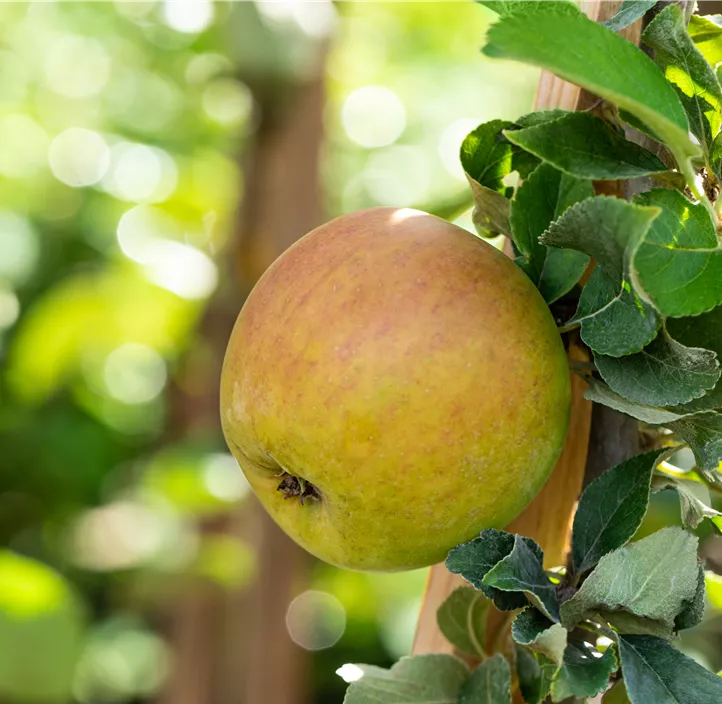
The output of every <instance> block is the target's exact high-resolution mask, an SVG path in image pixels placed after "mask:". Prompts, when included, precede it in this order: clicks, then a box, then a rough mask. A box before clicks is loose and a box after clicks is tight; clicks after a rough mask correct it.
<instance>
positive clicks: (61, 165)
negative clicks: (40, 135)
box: [48, 127, 110, 188]
mask: <svg viewBox="0 0 722 704" xmlns="http://www.w3.org/2000/svg"><path fill="white" fill-rule="evenodd" d="M48 161H49V162H50V169H51V170H52V172H53V174H54V175H55V178H57V179H58V180H59V181H62V182H63V183H65V184H67V185H68V186H74V187H76V188H78V187H82V186H92V185H93V184H94V183H97V182H98V181H100V179H101V178H103V175H104V174H105V172H106V171H107V170H108V166H109V164H110V149H109V148H108V145H107V144H106V143H105V140H104V139H103V138H102V137H101V136H100V135H99V134H98V133H97V132H93V131H92V130H86V129H82V128H81V127H71V128H70V129H67V130H65V131H64V132H61V133H60V134H59V135H58V136H57V137H56V138H55V139H54V140H53V141H52V143H51V145H50V152H49V154H48Z"/></svg>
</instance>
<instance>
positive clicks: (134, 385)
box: [103, 342, 167, 405]
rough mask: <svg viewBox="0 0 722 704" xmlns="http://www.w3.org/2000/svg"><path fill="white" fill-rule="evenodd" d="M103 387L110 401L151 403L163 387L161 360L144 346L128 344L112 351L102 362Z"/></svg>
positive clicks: (162, 364) (165, 377)
mask: <svg viewBox="0 0 722 704" xmlns="http://www.w3.org/2000/svg"><path fill="white" fill-rule="evenodd" d="M103 378H104V380H105V385H106V387H107V389H108V392H109V393H110V395H111V396H113V398H115V399H117V400H118V401H121V402H122V403H127V404H129V405H132V404H137V403H148V402H149V401H152V400H153V399H154V398H155V397H156V396H158V394H160V392H161V391H162V390H163V387H164V386H165V382H166V379H167V371H166V365H165V361H164V360H163V358H162V357H161V356H160V355H159V354H158V353H157V352H156V351H155V350H154V349H153V348H152V347H148V346H147V345H139V344H137V343H134V342H129V343H126V344H124V345H121V346H120V347H118V348H116V349H115V350H113V351H112V352H111V353H110V354H109V355H108V357H107V358H106V360H105V366H104V369H103Z"/></svg>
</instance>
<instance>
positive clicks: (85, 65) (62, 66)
mask: <svg viewBox="0 0 722 704" xmlns="http://www.w3.org/2000/svg"><path fill="white" fill-rule="evenodd" d="M110 67H111V61H110V57H109V56H108V53H107V52H106V50H105V49H104V48H103V45H102V44H101V43H100V42H99V41H97V40H96V39H92V38H91V37H82V36H78V35H73V34H66V35H63V36H61V37H59V38H58V39H56V40H55V41H54V42H53V43H52V44H51V45H50V47H49V48H48V51H47V54H46V57H45V81H46V83H47V84H48V86H49V87H50V88H51V89H52V90H53V91H55V92H56V93H59V94H60V95H64V96H66V97H68V98H88V97H90V96H93V95H97V94H98V93H100V91H101V90H102V89H103V88H104V87H105V84H106V83H107V82H108V78H109V77H110Z"/></svg>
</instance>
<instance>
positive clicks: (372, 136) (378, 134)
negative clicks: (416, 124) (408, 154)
mask: <svg viewBox="0 0 722 704" xmlns="http://www.w3.org/2000/svg"><path fill="white" fill-rule="evenodd" d="M341 123H342V125H343V128H344V130H345V131H346V134H347V135H348V137H349V139H351V140H353V141H354V142H356V143H357V144H360V145H361V146H362V147H369V148H371V147H384V146H386V145H388V144H392V143H393V142H395V141H396V140H397V139H398V138H399V137H400V136H401V134H402V133H403V131H404V129H405V128H406V110H405V108H404V104H403V103H402V102H401V99H400V98H399V97H398V96H397V95H396V93H394V92H393V91H392V90H390V89H389V88H384V87H383V86H364V87H363V88H358V89H357V90H355V91H354V92H353V93H351V94H350V95H349V96H348V97H347V98H346V100H345V102H344V104H343V107H342V108H341Z"/></svg>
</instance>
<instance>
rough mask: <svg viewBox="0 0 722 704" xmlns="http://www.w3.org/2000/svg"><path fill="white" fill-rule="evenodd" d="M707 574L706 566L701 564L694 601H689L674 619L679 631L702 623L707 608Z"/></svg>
mask: <svg viewBox="0 0 722 704" xmlns="http://www.w3.org/2000/svg"><path fill="white" fill-rule="evenodd" d="M705 591H706V589H705V575H704V567H703V566H702V565H699V572H698V574H697V591H696V592H695V595H694V598H693V599H692V601H689V602H687V604H686V605H685V608H684V610H683V611H682V612H680V614H679V615H678V616H677V618H676V619H675V620H674V627H675V629H676V630H677V631H683V630H685V629H687V628H694V627H695V626H697V625H699V624H700V623H702V619H703V618H704V609H705V605H706V604H705V601H706V600H705Z"/></svg>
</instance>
